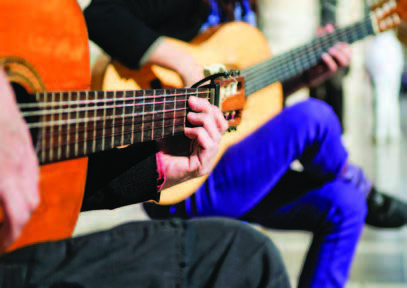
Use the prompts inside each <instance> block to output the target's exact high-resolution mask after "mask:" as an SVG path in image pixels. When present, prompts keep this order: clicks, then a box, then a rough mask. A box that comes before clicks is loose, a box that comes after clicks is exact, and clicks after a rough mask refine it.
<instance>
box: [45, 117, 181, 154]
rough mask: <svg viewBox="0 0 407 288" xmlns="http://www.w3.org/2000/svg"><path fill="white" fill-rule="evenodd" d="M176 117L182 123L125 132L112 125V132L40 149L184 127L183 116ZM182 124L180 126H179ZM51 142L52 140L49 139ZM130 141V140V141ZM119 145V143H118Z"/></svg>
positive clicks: (47, 145)
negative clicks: (117, 130)
mask: <svg viewBox="0 0 407 288" xmlns="http://www.w3.org/2000/svg"><path fill="white" fill-rule="evenodd" d="M178 119H182V120H184V122H182V123H176V124H175V126H174V125H173V124H171V125H163V126H160V127H157V128H155V129H152V128H143V129H136V130H131V131H126V132H124V133H123V132H115V131H114V130H115V129H114V128H113V127H108V128H112V131H113V132H112V133H108V134H105V135H96V136H92V137H89V138H86V139H85V138H81V139H78V140H75V141H69V142H64V143H63V144H61V145H59V144H58V143H57V144H53V143H51V145H50V143H45V145H43V146H41V151H42V150H47V151H48V150H51V149H58V148H60V147H64V146H68V145H74V144H81V143H90V142H92V141H94V140H102V139H105V138H109V137H112V136H118V135H119V136H122V135H123V136H128V135H134V134H137V133H140V132H142V131H152V130H159V129H163V128H164V129H165V128H169V127H171V128H175V129H177V128H176V127H178V128H185V119H186V118H185V117H178ZM168 120H172V118H171V119H168ZM124 126H131V124H127V125H124ZM181 126H182V127H181ZM101 129H102V128H97V129H96V130H101ZM173 130H174V129H171V133H169V134H171V135H175V134H173V133H175V132H177V133H178V132H182V131H183V130H180V131H175V132H173ZM73 133H74V132H72V133H70V134H73ZM163 137H164V135H161V136H160V137H155V138H154V140H155V139H159V138H163ZM148 140H153V139H148ZM142 141H144V140H143V139H142ZM51 142H52V141H51ZM131 143H132V142H131ZM121 145H125V144H123V142H122V144H121ZM114 146H115V145H113V147H114ZM119 146H120V145H119Z"/></svg>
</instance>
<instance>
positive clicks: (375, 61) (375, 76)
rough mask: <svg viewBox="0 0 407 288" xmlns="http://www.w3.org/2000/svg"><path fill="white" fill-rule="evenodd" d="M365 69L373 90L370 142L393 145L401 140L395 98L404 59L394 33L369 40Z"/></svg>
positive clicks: (398, 105)
mask: <svg viewBox="0 0 407 288" xmlns="http://www.w3.org/2000/svg"><path fill="white" fill-rule="evenodd" d="M365 65H366V69H367V71H368V73H369V76H370V80H371V85H372V88H373V91H372V92H373V121H374V122H373V130H372V138H373V141H374V142H375V143H378V144H382V143H386V142H397V141H399V139H400V137H401V126H400V104H399V96H400V88H401V79H402V74H403V68H404V57H403V49H402V46H401V43H400V42H399V41H398V39H397V37H396V34H395V32H394V31H389V32H385V33H382V34H380V35H378V36H377V37H375V38H374V39H372V41H371V42H370V43H369V45H368V48H367V53H366V64H365Z"/></svg>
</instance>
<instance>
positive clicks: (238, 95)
mask: <svg viewBox="0 0 407 288" xmlns="http://www.w3.org/2000/svg"><path fill="white" fill-rule="evenodd" d="M225 71H228V72H229V76H228V77H221V78H218V79H217V80H216V83H217V84H219V89H220V91H219V92H220V93H219V94H220V95H219V96H220V99H219V100H220V101H219V107H220V108H221V111H222V113H223V115H224V116H225V119H226V120H227V121H228V125H229V131H232V130H235V129H236V127H237V126H238V125H239V124H240V121H241V118H242V111H243V108H244V104H245V93H244V79H243V77H241V76H240V71H239V70H228V69H227V68H226V67H225V66H224V65H220V64H212V65H210V66H207V67H205V69H204V75H205V77H207V76H209V75H213V74H216V73H221V72H225Z"/></svg>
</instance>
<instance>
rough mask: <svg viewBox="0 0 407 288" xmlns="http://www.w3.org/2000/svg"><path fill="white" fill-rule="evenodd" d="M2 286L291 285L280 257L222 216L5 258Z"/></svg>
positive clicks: (122, 231)
mask: <svg viewBox="0 0 407 288" xmlns="http://www.w3.org/2000/svg"><path fill="white" fill-rule="evenodd" d="M0 285H1V287H2V288H3V287H5V288H8V287H13V288H18V287H53V288H61V287H64V288H68V287H72V288H74V287H75V288H79V287H80V288H83V287H86V288H90V287H95V288H103V287H106V288H107V287H108V288H114V287H152V288H154V287H174V288H177V287H193V288H199V287H208V288H209V287H210V288H214V287H215V288H216V287H219V288H224V287H242V288H249V287H270V288H272V287H273V288H274V287H275V288H277V287H278V288H284V287H289V286H290V285H289V281H288V277H287V274H286V270H285V268H284V265H283V262H282V260H281V256H280V254H279V252H278V250H277V249H276V247H275V246H274V245H273V243H272V242H271V241H270V239H269V238H267V237H266V236H265V235H263V234H262V233H260V232H258V231H256V230H254V229H253V228H252V227H250V225H248V224H244V223H239V222H236V221H231V220H224V219H214V218H212V219H199V220H191V221H182V220H179V219H174V220H170V221H147V222H133V223H129V224H125V225H122V226H118V227H116V228H114V229H111V230H108V231H104V232H98V233H94V234H90V235H87V236H82V237H78V238H73V239H68V240H64V241H58V242H49V243H43V244H38V245H34V246H29V247H25V248H22V249H20V250H17V251H14V252H12V253H9V254H6V255H3V256H2V257H1V258H0Z"/></svg>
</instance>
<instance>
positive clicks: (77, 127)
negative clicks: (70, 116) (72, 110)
mask: <svg viewBox="0 0 407 288" xmlns="http://www.w3.org/2000/svg"><path fill="white" fill-rule="evenodd" d="M75 95H76V97H75V99H79V95H80V94H79V93H78V92H76V93H75ZM78 107H79V105H78ZM76 119H79V111H76ZM78 130H79V123H78V122H77V123H76V125H75V156H78V150H79V149H78V148H79V147H78V138H79V135H78Z"/></svg>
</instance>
